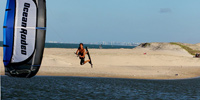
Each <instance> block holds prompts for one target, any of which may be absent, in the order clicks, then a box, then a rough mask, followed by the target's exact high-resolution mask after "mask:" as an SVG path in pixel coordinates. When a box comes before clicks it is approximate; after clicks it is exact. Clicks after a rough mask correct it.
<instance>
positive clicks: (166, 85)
mask: <svg viewBox="0 0 200 100" xmlns="http://www.w3.org/2000/svg"><path fill="white" fill-rule="evenodd" d="M1 85H2V86H1V90H2V99H3V100H10V99H12V100H18V99H23V100H24V99H26V100H27V99H39V100H44V99H45V100H47V99H50V100H53V99H59V100H62V99H63V100H70V99H72V100H74V99H75V100H76V99H77V100H82V99H83V100H85V99H86V100H94V99H95V100H104V99H106V100H111V99H122V100H127V99H129V100H135V99H142V100H143V99H164V100H165V99H183V100H184V99H185V100H190V99H191V100H192V99H197V100H198V99H200V90H199V89H200V78H196V79H185V80H139V79H115V78H88V77H46V76H36V77H33V78H30V79H26V78H11V77H7V76H2V77H1Z"/></svg>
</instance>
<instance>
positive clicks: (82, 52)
mask: <svg viewBox="0 0 200 100" xmlns="http://www.w3.org/2000/svg"><path fill="white" fill-rule="evenodd" d="M85 54H87V52H86V51H85V49H84V48H83V43H80V44H79V48H78V50H77V51H76V55H78V56H79V58H80V60H81V61H80V64H81V65H83V64H85V63H87V62H89V63H90V60H86V61H85Z"/></svg>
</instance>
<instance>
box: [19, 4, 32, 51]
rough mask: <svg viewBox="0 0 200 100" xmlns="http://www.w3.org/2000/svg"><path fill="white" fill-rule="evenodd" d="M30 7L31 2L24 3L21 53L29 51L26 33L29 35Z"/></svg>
mask: <svg viewBox="0 0 200 100" xmlns="http://www.w3.org/2000/svg"><path fill="white" fill-rule="evenodd" d="M29 8H30V4H29V3H24V8H23V13H22V24H21V27H24V28H21V31H20V33H21V54H23V55H26V54H27V51H26V45H28V44H27V43H26V35H27V29H25V28H26V26H27V17H28V10H29Z"/></svg>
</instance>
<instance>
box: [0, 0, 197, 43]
mask: <svg viewBox="0 0 200 100" xmlns="http://www.w3.org/2000/svg"><path fill="white" fill-rule="evenodd" d="M46 3H47V33H46V41H57V42H77V43H78V42H83V43H89V42H92V43H94V42H102V41H106V42H112V41H116V42H135V43H141V42H184V43H200V6H199V5H200V0H46ZM5 6H6V0H0V27H1V29H0V41H2V40H3V31H2V29H3V28H2V27H3V20H4V13H5Z"/></svg>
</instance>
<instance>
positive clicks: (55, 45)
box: [0, 41, 136, 49]
mask: <svg viewBox="0 0 200 100" xmlns="http://www.w3.org/2000/svg"><path fill="white" fill-rule="evenodd" d="M2 46H3V42H2V41H0V47H2ZM84 46H87V47H88V48H95V49H98V48H99V46H100V45H95V44H84ZM78 47H79V44H71V43H45V48H78ZM135 47H136V46H124V45H102V48H103V49H120V48H125V49H132V48H135Z"/></svg>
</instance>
